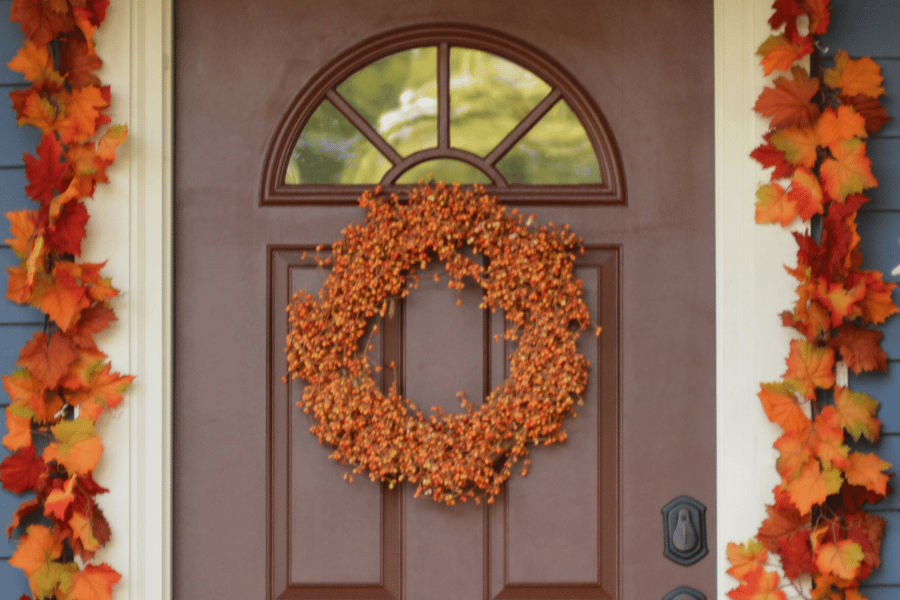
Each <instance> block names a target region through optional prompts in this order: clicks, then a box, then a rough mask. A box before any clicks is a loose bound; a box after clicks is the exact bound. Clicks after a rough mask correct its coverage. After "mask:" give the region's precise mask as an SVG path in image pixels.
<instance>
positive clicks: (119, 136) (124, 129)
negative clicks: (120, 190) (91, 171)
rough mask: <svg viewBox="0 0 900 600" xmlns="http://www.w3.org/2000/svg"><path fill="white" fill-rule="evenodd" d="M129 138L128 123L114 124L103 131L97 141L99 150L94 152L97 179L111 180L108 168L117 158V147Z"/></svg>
mask: <svg viewBox="0 0 900 600" xmlns="http://www.w3.org/2000/svg"><path fill="white" fill-rule="evenodd" d="M127 138H128V126H127V125H113V126H111V127H109V128H108V129H107V130H106V131H105V132H104V133H103V136H102V137H101V138H100V141H98V142H97V150H96V152H95V154H94V166H95V167H96V169H97V181H102V182H107V181H109V179H108V178H107V176H106V168H107V167H108V166H109V165H111V164H112V163H113V162H114V161H115V160H116V148H118V147H119V146H121V145H122V144H123V143H125V140H126V139H127Z"/></svg>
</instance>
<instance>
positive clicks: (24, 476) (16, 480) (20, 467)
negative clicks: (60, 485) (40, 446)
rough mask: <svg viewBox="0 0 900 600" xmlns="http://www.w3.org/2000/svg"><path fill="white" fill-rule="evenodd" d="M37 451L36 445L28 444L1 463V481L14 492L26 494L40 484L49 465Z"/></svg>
mask: <svg viewBox="0 0 900 600" xmlns="http://www.w3.org/2000/svg"><path fill="white" fill-rule="evenodd" d="M35 451H36V449H35V447H34V446H26V447H24V448H21V449H19V450H18V451H17V452H15V453H14V454H10V455H9V456H7V457H6V458H4V459H3V462H2V463H0V482H2V483H3V487H4V488H6V489H8V490H9V491H11V492H12V493H13V494H24V493H25V492H28V491H31V490H35V489H37V488H38V486H39V485H40V482H41V476H42V475H43V474H44V473H45V472H46V470H47V467H46V464H45V463H44V461H43V460H42V459H40V458H37V457H36V456H35Z"/></svg>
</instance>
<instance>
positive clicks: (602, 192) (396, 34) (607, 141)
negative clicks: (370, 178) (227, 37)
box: [260, 24, 626, 206]
mask: <svg viewBox="0 0 900 600" xmlns="http://www.w3.org/2000/svg"><path fill="white" fill-rule="evenodd" d="M422 46H432V47H437V51H438V72H437V76H438V145H437V147H436V148H432V149H428V150H423V151H420V152H417V153H415V154H414V155H410V156H408V157H400V156H399V155H398V154H397V153H396V151H393V149H391V148H390V146H388V145H386V144H382V143H379V141H378V140H373V139H372V138H370V137H368V136H367V138H368V139H369V141H370V142H372V143H373V144H374V145H375V146H376V147H377V148H378V149H379V150H381V151H382V153H384V154H385V155H386V156H387V158H388V160H390V161H391V162H392V163H393V164H394V166H393V167H392V168H391V169H390V170H389V171H388V174H387V176H386V178H387V179H389V180H395V179H396V177H397V176H399V175H400V174H401V173H403V172H404V171H406V170H407V169H409V168H410V167H412V166H414V165H415V164H418V163H421V162H425V161H428V160H433V159H437V158H450V159H456V160H461V161H463V162H466V163H469V164H472V165H473V166H476V167H478V168H479V169H482V170H485V171H486V172H487V173H488V175H491V172H490V170H489V169H485V163H488V165H489V168H492V167H493V165H494V164H496V162H497V161H499V160H500V158H502V156H503V155H504V154H505V152H506V151H507V150H509V149H510V148H511V147H512V146H513V145H515V143H516V142H518V141H519V140H520V139H521V137H522V136H524V135H525V133H527V131H529V130H530V129H531V127H533V126H534V125H536V124H537V123H538V122H539V121H540V119H541V117H543V116H544V114H546V112H547V110H549V108H550V107H551V106H552V105H553V104H554V103H556V102H557V101H558V100H560V99H562V100H564V101H565V102H566V103H567V104H568V105H569V108H570V109H571V110H572V112H573V113H574V114H575V115H576V117H578V119H579V121H580V122H581V124H582V126H583V127H584V130H585V132H586V133H587V136H588V139H589V140H590V142H591V145H592V147H593V149H594V153H595V155H596V157H597V162H598V166H599V170H600V176H601V183H596V184H572V185H540V184H514V183H505V182H504V181H502V177H501V178H500V182H499V184H498V185H486V186H485V188H486V190H487V192H488V193H490V194H496V195H497V196H498V197H499V198H500V200H501V201H502V202H504V203H510V204H523V205H528V204H565V205H593V204H601V205H623V204H626V193H625V178H624V173H623V169H622V161H621V157H620V154H619V150H618V147H617V145H616V143H615V139H614V137H613V135H612V132H611V131H610V129H609V126H608V124H607V122H606V119H605V118H604V116H603V114H602V113H601V111H600V110H599V108H597V106H596V105H595V103H594V102H593V100H592V99H591V97H590V96H589V95H588V94H587V92H586V91H585V90H584V89H583V88H582V87H581V85H580V84H579V83H578V82H577V81H575V79H574V78H573V77H572V76H571V75H569V74H568V72H566V71H565V70H564V69H563V68H562V67H561V66H560V65H559V64H558V63H556V62H555V61H554V60H553V59H551V58H549V57H548V56H546V55H545V54H543V53H542V52H540V51H539V50H537V49H535V48H533V47H531V46H529V45H527V44H525V43H523V42H521V41H519V40H516V39H513V38H511V37H509V36H507V35H504V34H502V33H499V32H496V31H493V30H489V29H483V28H477V27H472V26H468V25H466V26H463V25H453V24H451V25H446V24H438V25H417V26H414V27H406V28H402V29H398V30H394V31H392V32H388V33H386V34H383V35H379V36H376V37H373V38H370V39H368V40H365V41H363V42H361V43H360V44H357V45H356V46H354V47H352V48H350V49H349V50H347V51H346V52H344V53H343V54H341V55H340V56H338V57H337V58H336V59H335V60H334V61H332V62H331V63H330V64H329V65H327V66H326V67H324V68H323V69H321V70H320V71H319V72H317V73H316V74H315V75H314V76H313V78H312V79H311V80H310V81H309V83H308V84H307V85H306V87H305V88H304V89H303V90H302V91H301V92H300V93H299V94H298V95H297V96H296V97H295V98H294V100H293V101H292V103H291V105H290V107H289V108H288V110H287V111H286V112H285V114H284V116H283V117H282V119H281V121H280V122H279V124H278V126H277V129H276V131H275V133H274V135H273V137H272V141H271V142H270V145H269V148H268V151H267V153H266V160H265V164H264V170H263V177H262V186H261V188H262V189H261V199H260V204H261V205H262V206H267V205H275V206H284V205H355V204H356V201H357V198H358V197H359V195H360V194H361V193H362V192H363V191H365V190H367V189H370V188H371V187H372V186H371V185H347V184H313V183H308V184H299V185H292V184H287V183H285V173H286V171H287V167H288V163H289V161H290V158H291V153H292V151H293V149H294V145H295V144H296V142H297V139H298V138H299V136H300V133H301V131H302V130H303V127H304V126H305V125H306V123H307V121H308V120H309V118H310V117H311V116H312V114H313V112H315V110H316V109H317V108H318V107H319V105H320V104H321V103H322V101H324V100H326V99H327V100H328V101H330V102H331V103H332V104H333V105H334V106H335V108H337V110H338V111H340V112H341V113H342V114H343V115H344V116H345V117H346V118H347V119H348V120H349V121H350V122H351V123H352V124H353V125H354V126H356V127H357V129H359V130H360V132H362V133H363V135H366V131H367V130H369V129H371V126H369V125H368V124H367V123H366V121H365V119H363V117H362V116H360V115H359V114H358V113H357V112H356V111H355V110H354V109H353V108H352V107H351V106H350V105H349V104H348V103H347V102H346V101H345V100H343V98H342V97H341V96H340V95H339V94H338V93H337V91H336V89H337V87H338V86H339V85H340V84H341V83H342V82H343V81H344V80H345V79H346V78H347V77H349V76H350V75H352V74H353V73H356V72H357V71H359V70H360V69H363V68H365V67H366V66H368V65H369V64H371V63H373V62H375V61H378V60H380V59H382V58H384V57H386V56H389V55H391V54H394V53H396V52H401V51H403V50H409V49H411V48H416V47H422ZM452 46H457V47H466V48H474V49H476V50H481V51H483V52H489V53H491V54H495V55H497V56H500V57H502V58H505V59H506V60H509V61H512V62H514V63H517V64H519V65H521V66H522V67H524V68H526V69H528V70H529V71H531V72H533V73H534V74H535V75H537V76H538V77H540V78H541V79H543V80H544V81H545V82H547V83H548V84H549V85H550V87H551V91H550V93H549V95H548V96H547V97H545V98H544V99H543V100H542V101H541V102H540V103H539V104H538V105H537V106H536V107H535V108H534V109H533V110H532V111H531V112H530V113H529V114H528V115H527V116H526V117H525V118H524V119H523V120H522V121H521V122H520V124H519V125H518V126H516V127H515V128H514V129H513V131H512V132H510V134H509V135H508V136H507V137H506V138H505V139H504V140H503V141H502V142H500V144H499V145H498V146H497V148H496V149H495V150H494V151H492V152H491V153H490V154H489V155H488V156H487V157H485V158H481V157H476V156H475V155H472V154H470V153H468V152H465V151H462V150H459V149H456V148H452V147H450V146H449V139H450V134H449V132H450V115H449V110H447V109H448V107H449V104H450V90H449V85H447V83H448V82H449V72H448V70H449V52H450V47H452ZM382 141H383V140H382ZM385 146H386V147H385ZM407 187H409V186H405V185H392V186H385V187H384V189H385V190H386V191H389V192H393V191H401V190H403V189H405V188H407Z"/></svg>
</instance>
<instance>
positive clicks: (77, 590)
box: [68, 563, 122, 600]
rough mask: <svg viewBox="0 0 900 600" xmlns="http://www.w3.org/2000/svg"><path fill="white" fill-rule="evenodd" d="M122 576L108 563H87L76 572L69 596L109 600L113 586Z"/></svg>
mask: <svg viewBox="0 0 900 600" xmlns="http://www.w3.org/2000/svg"><path fill="white" fill-rule="evenodd" d="M121 578H122V576H121V575H119V574H118V573H117V572H116V571H115V570H113V568H112V567H110V566H109V565H107V564H106V563H101V564H99V565H85V567H84V569H83V570H81V571H79V572H77V573H75V575H74V577H73V578H72V587H71V590H70V591H69V593H68V594H69V595H68V597H69V598H71V599H72V600H109V599H110V598H111V597H112V588H113V586H114V585H116V584H117V583H119V580H120V579H121Z"/></svg>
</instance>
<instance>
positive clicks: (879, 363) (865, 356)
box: [828, 323, 887, 375]
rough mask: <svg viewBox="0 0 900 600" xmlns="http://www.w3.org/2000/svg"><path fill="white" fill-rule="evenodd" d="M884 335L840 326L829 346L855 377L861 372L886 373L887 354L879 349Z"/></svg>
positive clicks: (854, 327) (846, 324)
mask: <svg viewBox="0 0 900 600" xmlns="http://www.w3.org/2000/svg"><path fill="white" fill-rule="evenodd" d="M883 337H884V334H883V333H881V332H880V331H878V330H876V329H867V328H862V327H857V326H856V325H853V324H852V323H844V324H842V325H841V326H840V327H839V328H838V330H837V332H836V333H835V334H833V335H832V337H831V340H829V342H828V343H829V344H830V345H831V347H832V348H834V349H835V350H837V351H838V353H839V354H840V355H841V359H842V360H843V361H844V362H845V363H846V364H847V366H848V367H849V368H850V369H851V370H852V371H853V372H854V373H855V374H857V375H859V374H860V373H862V372H863V371H887V354H886V353H885V351H884V350H882V348H881V340H882V338H883Z"/></svg>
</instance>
